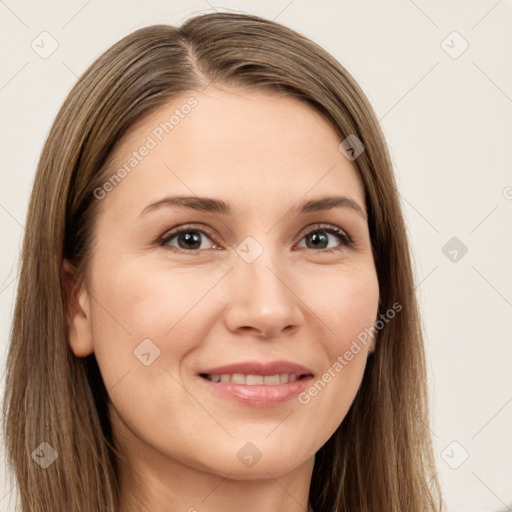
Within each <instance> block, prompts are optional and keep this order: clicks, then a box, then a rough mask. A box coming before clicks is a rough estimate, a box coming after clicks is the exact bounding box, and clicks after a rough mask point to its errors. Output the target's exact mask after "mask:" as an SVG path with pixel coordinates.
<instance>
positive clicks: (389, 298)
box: [3, 13, 442, 512]
mask: <svg viewBox="0 0 512 512" xmlns="http://www.w3.org/2000/svg"><path fill="white" fill-rule="evenodd" d="M212 82H216V83H220V84H225V85H233V86H241V87H244V88H251V89H258V90H268V91H279V92H281V93H283V94H285V95H289V96H292V97H295V98H298V99H300V100H301V101H304V102H306V103H307V104H309V105H310V106H311V107H312V108H313V109H315V110H316V111H317V112H319V113H320V114H321V115H322V116H323V117H324V118H325V119H326V120H327V121H328V122H329V123H330V125H331V126H332V129H333V130H335V132H336V133H337V134H338V135H339V137H340V142H341V141H343V140H344V139H345V138H346V137H347V136H349V135H354V136H356V137H357V138H358V139H360V141H362V142H363V144H364V146H365V150H364V151H363V152H362V153H361V154H360V155H359V157H358V158H357V159H356V160H354V164H355V165H356V168H357V170H358V172H359V175H360V177H361V179H362V181H363V184H364V188H365V193H366V207H367V212H368V224H369V230H370V237H371V242H372V249H373V253H374V259H375V265H376V270H377V275H378V280H379V287H380V305H379V307H380V313H383V312H384V311H387V310H388V309H389V308H390V307H391V305H392V304H394V303H398V304H400V305H401V306H402V308H401V311H400V313H399V314H397V315H396V316H395V318H394V319H393V320H392V321H389V322H387V323H386V324H385V325H384V326H383V328H382V329H381V330H380V331H379V332H378V337H377V342H376V348H375V351H374V352H373V353H371V354H370V355H369V357H368V361H367V366H366V369H365V373H364V377H363V381H362V383H361V387H360V389H359V391H358V393H357V396H356V398H355V400H354V402H353V404H352V406H351V408H350V410H349V412H348V414H347V415H346V417H345V418H344V420H343V422H342V423H341V425H340V426H339V428H338V429H337V430H336V432H335V433H334V434H333V435H332V437H331V438H330V439H329V440H328V441H327V442H326V443H325V444H324V446H322V447H321V449H320V450H319V451H318V452H317V454H316V457H315V466H314V470H313V476H312V482H311V488H310V501H311V504H312V506H313V508H314V510H315V512H342V511H343V512H348V511H350V512H354V511H358V512H375V511H377V510H382V511H393V512H405V511H414V512H427V511H428V512H433V511H438V510H441V508H442V496H441V491H440V486H439V482H438V480H437V472H436V470H435V466H434V458H433V454H432V445H431V439H430V437H429V435H430V434H429V429H428V424H429V412H428V399H427V389H426V370H425V359H424V357H425V356H424V347H423V338H422V328H421V325H420V317H419V312H418V305H417V299H416V297H415V293H414V282H413V273H412V265H411V257H410V254H409V246H408V241H407V236H406V230H405V225H404V219H403V215H402V212H401V207H400V202H399V199H398V193H397V189H396V184H395V180H394V176H393V169H392V164H391V161H390V157H389V154H388V150H387V147H386V142H385V139H384V136H383V134H382V132H381V129H380V127H379V124H378V121H377V119H376V116H375V114H374V112H373V110H372V107H371V106H370V103H369V101H368V100H367V98H366V96H365V95H364V93H363V92H362V90H361V89H360V87H359V86H358V84H357V83H356V82H355V80H354V79H353V78H352V77H351V75H350V74H349V73H348V72H347V71H346V70H345V69H344V68H343V67H342V66H341V65H340V63H339V62H337V61H336V59H334V58H333V57H332V56H331V55H329V54H328V53H327V52H326V51H325V50H323V49H322V48H321V47H319V46H318V45H317V44H315V43H314V42H312V41H310V40H309V39H307V38H306V37H304V36H302V35H300V34H299V33H297V32H295V31H293V30H291V29H289V28H286V27H284V26H282V25H280V24H278V23H275V22H272V21H268V20H265V19H263V18H260V17H257V16H252V15H244V14H232V13H215V14H206V15H200V16H196V17H193V18H191V19H189V20H187V21H186V22H185V23H184V24H183V25H182V26H181V27H173V26H169V25H155V26H149V27H145V28H142V29H140V30H137V31H135V32H133V33H131V34H129V35H128V36H126V37H125V38H123V39H122V40H121V41H119V42H117V43H116V44H115V45H113V46H112V47H111V48H109V49H108V50H107V51H105V52H104V53H103V54H102V55H101V56H100V57H99V58H98V59H97V60H96V61H95V62H94V63H93V64H92V65H91V66H90V67H89V68H88V69H87V70H86V71H85V73H84V74H83V75H82V76H81V77H80V79H79V80H78V82H77V83H76V85H75V86H74V88H73V89H72V90H71V92H70V93H69V95H68V97H67V98H66V100H65V101H64V104H63V106H62V107H61V109H60V111H59V113H58V115H57V117H56V119H55V122H54V123H53V126H52V128H51V131H50V133H49V135H48V138H47V140H46V142H45V145H44V148H43V151H42V154H41V158H40V161H39V165H38V168H37V172H36V176H35V182H34V186H33V191H32V195H31V198H30V204H29V209H28V215H27V222H26V232H25V238H24V242H23V249H22V258H21V268H20V278H19V285H18V293H17V299H16V305H15V312H14V319H13V325H12V335H11V342H10V347H9V353H8V361H7V373H6V391H5V401H4V406H3V407H4V431H5V439H6V444H7V455H8V462H9V464H10V466H11V467H12V469H13V472H14V475H15V477H16V480H17V483H18V488H19V493H20V497H21V507H22V510H23V511H24V512H29V511H30V512H54V511H56V510H58V511H61V510H66V511H67V512H92V511H94V512H97V511H100V510H101V511H105V512H116V510H117V506H118V503H119V485H118V478H117V477H118V473H119V466H118V465H119V461H120V454H119V452H118V450H117V447H116V443H115V439H113V436H112V432H111V427H110V422H109V417H108V413H107V407H106V404H107V402H108V393H107V392H106V390H105V387H104V384H103V382H102V379H101V375H100V373H99V370H98V366H97V363H96V360H95V357H94V354H91V355H90V356H87V357H83V358H79V357H76V356H75V355H74V354H73V353H72V351H71V349H70V346H69V343H68V322H67V315H66V311H67V307H68V306H67V294H66V290H65V288H64V285H63V278H62V267H63V261H64V260H65V259H67V260H69V261H70V262H71V263H72V265H73V266H74V267H75V268H76V269H78V271H79V275H80V276H81V277H82V278H83V277H84V276H85V275H86V272H87V262H88V260H89V256H90V254H91V251H92V248H91V244H90V240H91V236H92V230H93V225H94V218H95V215H97V214H98V204H99V203H100V202H99V201H97V200H96V199H95V197H94V190H95V189H96V188H97V187H100V186H101V185H102V184H103V183H104V182H105V177H107V178H108V177H109V175H108V174H107V172H108V165H107V164H108V158H109V156H110V155H111V154H112V152H113V150H114V148H115V147H116V145H117V143H118V142H119V141H120V139H121V137H122V136H123V135H124V134H125V133H127V131H128V130H130V128H131V127H133V126H134V124H135V123H136V122H138V121H140V120H142V119H143V117H144V116H146V115H148V114H150V113H152V112H153V111H154V110H155V109H158V108H159V107H161V106H163V105H164V104H165V103H167V102H169V101H170V100H171V99H173V97H176V96H177V95H178V94H180V93H182V92H185V91H194V90H202V89H204V88H205V87H206V86H207V85H208V84H210V83H212ZM134 172H136V171H134ZM43 442H46V443H48V445H49V446H50V447H52V448H53V449H54V450H55V451H56V453H57V454H58V457H57V459H56V460H55V462H53V463H52V464H51V465H49V466H48V467H46V468H45V469H42V468H41V467H40V465H38V464H36V463H35V459H34V455H33V453H34V450H36V448H38V447H40V445H41V443H43ZM45 447H46V448H45ZM39 449H40V450H43V452H44V450H45V449H46V450H47V449H48V447H47V446H46V445H44V446H43V447H40V448H39ZM44 453H47V452H44ZM52 453H53V452H52ZM36 455H37V454H36Z"/></svg>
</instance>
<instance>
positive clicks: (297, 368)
mask: <svg viewBox="0 0 512 512" xmlns="http://www.w3.org/2000/svg"><path fill="white" fill-rule="evenodd" d="M235 373H239V374H240V373H241V374H245V375H262V376H266V375H276V374H282V373H287V374H294V375H297V377H301V376H306V375H311V376H312V375H313V371H312V370H311V369H310V368H307V367H306V366H303V365H301V364H297V363H293V362H290V361H273V362H270V363H260V362H258V361H244V362H241V363H233V364H228V365H224V366H216V367H214V368H207V369H206V370H203V371H202V372H200V373H199V375H201V376H205V375H223V374H235Z"/></svg>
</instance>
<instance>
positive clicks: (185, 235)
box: [159, 226, 212, 252]
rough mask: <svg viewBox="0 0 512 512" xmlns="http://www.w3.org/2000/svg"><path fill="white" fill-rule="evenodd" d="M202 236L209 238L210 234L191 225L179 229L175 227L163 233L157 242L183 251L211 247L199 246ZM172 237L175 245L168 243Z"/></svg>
mask: <svg viewBox="0 0 512 512" xmlns="http://www.w3.org/2000/svg"><path fill="white" fill-rule="evenodd" d="M204 236H206V237H207V238H210V239H211V234H210V233H209V232H207V231H206V230H204V229H199V228H195V227H192V226H189V227H183V228H180V229H175V230H173V231H171V232H170V233H167V234H166V235H164V236H163V237H162V238H161V239H160V240H159V244H160V245H164V246H171V247H175V248H176V249H178V250H182V251H185V252H189V251H197V250H200V249H211V248H212V247H201V243H202V240H201V238H202V237H204ZM173 239H176V243H177V246H176V245H174V244H171V243H170V242H171V241H172V240H173Z"/></svg>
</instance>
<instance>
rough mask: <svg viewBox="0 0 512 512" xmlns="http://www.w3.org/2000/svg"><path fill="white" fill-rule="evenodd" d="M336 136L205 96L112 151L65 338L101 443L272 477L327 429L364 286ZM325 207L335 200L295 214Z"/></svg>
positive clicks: (364, 243)
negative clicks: (104, 414) (102, 395)
mask: <svg viewBox="0 0 512 512" xmlns="http://www.w3.org/2000/svg"><path fill="white" fill-rule="evenodd" d="M173 116H174V117H173ZM166 123H167V124H166ZM340 142H341V141H340V140H339V139H338V137H337V136H336V135H335V133H334V131H333V130H332V129H331V128H330V126H329V125H328V124H327V122H326V121H324V120H323V119H322V118H321V117H320V116H319V115H318V114H317V113H316V112H315V111H313V110H312V109H311V107H309V106H307V105H306V104H303V103H301V102H300V101H298V100H296V99H292V98H289V97H283V96H279V95H277V94H272V93H268V92H248V91H241V90H238V89H225V90H220V89H217V88H213V87H209V88H208V89H206V90H205V91H204V92H201V93H199V92H190V93H187V94H182V95H181V96H180V97H178V98H176V99H175V100H174V101H172V102H171V103H170V104H168V105H167V106H166V107H165V108H160V109H159V110H158V111H156V112H155V113H153V114H152V115H150V116H149V117H147V118H145V119H144V120H143V122H142V123H139V124H138V125H137V126H136V127H134V129H132V131H131V132H130V133H129V134H128V136H127V137H126V138H125V139H124V140H123V142H122V144H121V145H120V146H119V147H118V148H117V150H116V152H115V153H114V161H113V164H112V165H111V167H110V170H111V172H110V173H109V175H108V176H107V178H110V181H109V182H105V184H104V186H103V187H101V189H97V190H96V192H95V194H96V196H97V199H95V200H96V201H99V203H100V204H99V205H98V206H99V207H100V214H99V217H98V219H97V223H96V225H95V231H94V253H93V256H92V260H91V262H90V267H89V274H88V276H87V279H86V285H85V287H84V288H83V290H82V291H83V293H81V294H80V295H79V301H80V302H79V304H80V308H79V310H75V313H74V315H73V322H72V328H71V338H70V341H71V345H72V348H73V351H74V353H75V354H76V355H77V356H85V355H88V354H90V353H91V352H94V353H95V356H96V359H97V361H98V365H99V368H100V371H101V375H102V378H103V380H104V383H105V386H106V389H107V391H108V394H109V397H110V400H111V404H110V405H109V407H110V411H111V420H112V425H113V429H114V434H115V435H116V436H117V437H118V439H122V443H123V446H124V448H125V452H126V454H127V455H128V456H129V457H132V458H133V460H134V461H135V460H138V462H137V464H139V465H140V466H143V465H144V464H148V465H149V464H156V461H157V460H158V464H165V463H166V461H172V463H173V464H179V465H183V466H186V467H188V468H189V469H190V468H193V469H195V470H200V471H207V472H210V473H214V474H218V475H223V476H225V475H226V474H228V473H230V474H231V478H235V479H251V478H255V479H256V478H268V474H269V473H271V474H272V475H273V476H275V477H278V476H280V475H284V474H286V473H289V472H290V471H292V470H293V469H296V468H298V467H299V466H301V465H303V464H311V462H312V460H314V454H315V452H316V451H317V450H318V449H319V448H320V447H321V446H322V445H323V444H324V443H325V442H326V441H327V440H328V438H329V437H330V436H331V435H332V434H333V432H334V431H335V430H336V428H337V427H338V426H339V425H340V423H341V422H342V420H343V418H344V417H345V415H346V413H347V411H348V409H349V407H350V405H351V404H352V402H353V400H354V397H355V395H356V392H357V390H358V388H359V386H360V383H361V380H362V376H363V370H364V368H365V364H366V359H367V355H368V353H369V350H371V347H372V343H373V340H371V339H370V342H369V343H367V344H366V345H365V344H362V343H360V342H358V347H359V350H357V349H355V348H354V340H357V339H358V338H357V337H358V335H360V334H361V333H362V332H365V329H368V328H369V327H371V326H373V324H374V322H375V320H376V315H377V307H378V298H379V289H378V282H377V275H376V271H375V267H374V261H373V257H372V250H371V245H370V238H369V232H368V226H367V222H366V219H365V213H366V210H365V200H364V189H363V186H362V184H361V181H360V179H359V178H358V175H357V173H356V170H355V166H354V163H353V162H351V161H350V160H348V159H347V158H346V156H345V155H344V154H343V153H342V152H340V150H339V149H338V146H339V143H340ZM144 148H146V149H144ZM122 168H124V172H123V171H121V170H120V169H122ZM180 196H185V197H187V198H190V199H187V200H179V201H178V200H176V199H172V198H176V197H180ZM326 196H329V197H332V196H336V197H341V196H344V197H345V198H346V199H344V200H341V201H340V202H339V203H338V206H335V207H331V208H328V209H323V208H314V207H310V208H304V206H305V205H306V206H307V205H308V203H310V202H311V201H313V200H317V199H320V198H323V197H326ZM205 198H208V200H206V199H205ZM187 204H188V206H187ZM220 205H222V206H227V207H228V209H229V212H228V211H224V208H221V206H220ZM320 206H321V205H320ZM327 206H329V205H327ZM331 206H332V205H331ZM178 228H179V229H184V232H183V233H182V234H175V232H176V230H177V229H178ZM333 230H334V231H333ZM335 230H339V234H337V233H336V231H335ZM348 352H350V354H351V357H349V355H347V353H348ZM342 361H343V362H342ZM252 363H255V366H248V365H249V364H252ZM272 363H277V365H276V366H274V367H272V366H268V365H270V364H272ZM243 364H247V366H243ZM287 364H288V366H287ZM227 365H234V367H233V368H227V369H226V368H225V369H222V368H220V369H218V368H217V367H222V366H227ZM294 365H298V366H294ZM237 366H239V367H238V368H237ZM299 366H300V367H299ZM340 367H341V368H340ZM216 368H217V369H216ZM204 374H209V377H208V378H205V376H204ZM211 375H216V376H213V377H212V376H211ZM219 375H221V377H219ZM247 375H249V376H247ZM275 375H278V377H275ZM290 375H291V376H290ZM265 376H266V377H267V378H266V379H265ZM272 376H273V377H272ZM211 379H213V380H211ZM219 379H220V380H221V381H220V382H215V380H219ZM287 379H288V381H289V382H288V383H285V381H286V380H287ZM294 379H296V380H295V381H294ZM243 382H245V384H243ZM278 382H279V383H278ZM281 382H282V383H281ZM315 383H316V387H315Z"/></svg>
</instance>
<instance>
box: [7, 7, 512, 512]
mask: <svg viewBox="0 0 512 512" xmlns="http://www.w3.org/2000/svg"><path fill="white" fill-rule="evenodd" d="M214 9H216V10H222V11H224V10H234V11H239V12H249V13H253V14H257V15H261V16H264V17H266V18H269V19H274V20H276V21H278V22H280V23H283V24H285V25H288V26H290V27H291V28H294V29H296V30H298V31H299V32H302V33H303V34H305V35H307V36H309V37H310V38H312V39H313V40H315V41H316V42H318V43H319V44H320V45H322V46H323V47H324V48H325V49H327V50H328V51H329V52H331V53H332V54H333V55H334V56H335V57H336V58H337V59H338V60H339V61H340V62H341V63H342V64H343V65H344V66H345V67H346V68H347V69H348V71H349V72H350V73H351V74H352V75H353V76H354V77H355V79H356V80H357V81H358V82H359V84H360V85H361V86H362V88H363V90H364V91H365V93H366V94H367V95H368V97H369V99H370V101H371V103H372V104H373V107H374V109H375V110H376V112H377V116H378V118H379V120H380V121H381V125H382V128H383V130H384V133H385V135H386V137H387V140H388V143H389V147H390V151H391V154H392V158H393V161H394V164H395V169H396V175H397V179H398V184H399V188H400V193H401V197H402V201H403V205H404V209H405V213H406V217H407V223H408V229H409V234H410V239H411V243H412V247H413V251H414V255H415V271H416V279H417V291H418V294H419V298H420V301H421V306H422V312H423V316H424V320H425V331H426V341H427V355H428V367H429V380H430V396H431V404H432V424H431V430H432V436H433V440H434V443H435V452H436V458H437V464H438V469H439V472H440V478H441V480H442V483H443V489H444V494H445V497H446V500H447V505H448V507H447V509H448V510H449V511H450V512H458V511H461V512H462V511H464V512H472V511H478V512H483V511H496V510H512V442H511V435H510V432H511V431H512V429H511V425H512V377H511V370H510V368H511V364H510V363H511V360H512V357H511V356H512V336H511V328H510V323H511V322H510V320H511V317H512V315H511V313H512V271H511V266H510V256H511V248H512V243H511V241H512V229H511V219H512V172H511V169H512V151H511V146H512V67H511V62H512V30H511V27H512V1H511V0H501V1H496V0H485V1H483V0H482V1H476V0H471V1H465V2H455V1H449V2H446V1H444V2H443V1H441V0H435V1H427V0H416V1H412V0H393V1H388V2H379V1H377V0H371V1H355V0H354V1H339V2H335V1H316V2H306V1H305V0H292V1H290V0H284V1H276V2H270V1H261V2H256V1H245V2H244V1H230V2H223V3H221V2H215V1H209V2H206V1H195V2H183V1H179V2H170V1H168V0H167V1H158V0H145V1H144V2H142V1H138V2H137V1H133V0H130V1H125V0H123V1H121V0H116V1H110V2H100V1H99V0H89V1H86V0H71V1H67V2H65V1H63V0H59V1H57V0H54V1H48V2H44V3H43V2H41V3H38V2H29V1H24V0H5V1H4V0H0V45H1V48H2V53H1V67H0V112H1V126H0V129H1V132H0V137H1V141H2V142H1V145H0V162H1V172H0V184H1V187H0V230H1V251H0V332H1V337H0V350H1V357H2V360H1V363H2V371H3V365H4V362H5V354H6V350H7V343H8V337H9V329H10V322H11V318H12V311H13V304H14V298H15V290H16V283H17V262H18V257H19V253H20V247H21V241H22V236H23V233H24V227H23V226H24V222H25V215H26V211H27V204H28V198H29V193H30V190H31V185H32V181H33V177H34V173H35V168H36V164H37V161H38V158H39V154H40V151H41V148H42V144H43V141H44V138H45V137H46V135H47V132H48V130H49V128H50V125H51V123H52V122H53V119H54V117H55V115H56V113H57V110H58V108H59V107H60V105H61V103H62V101H63V100H64V98H65V96H66V95H67V93H68V92H69V90H70V89H71V87H72V86H73V84H74V83H75V81H76V79H77V77H78V76H79V75H80V74H81V73H82V72H83V71H84V70H85V69H86V67H87V66H88V65H89V64H90V63H91V62H92V61H93V60H95V59H96V57H97V56H98V55H99V54H100V53H101V52H102V51H103V50H105V49H106V48H107V47H109V46H111V45H112V44H113V43H115V42H116V41H117V40H119V39H120V38H121V37H123V36H125V35H126V34H128V33H129V32H132V31H133V30H135V29H137V28H140V27H143V26H146V25H150V24H155V23H170V24H181V23H182V22H183V21H184V19H185V18H187V17H189V16H190V15H192V14H194V13H206V12H210V11H212V10H214ZM44 31H46V32H48V33H49V34H50V35H51V36H47V35H42V36H41V35H40V34H41V33H42V32H44ZM454 31H456V32H457V33H458V35H457V34H453V32H454ZM51 39H54V40H55V41H56V42H57V43H58V48H57V49H56V50H55V51H54V53H52V54H51V55H50V56H48V57H47V58H42V57H41V56H40V53H42V52H43V51H48V50H49V49H51V44H52V41H51ZM443 41H444V42H443ZM464 41H466V43H467V44H468V45H469V47H468V48H467V49H466V50H465V51H464V52H463V53H461V51H462V50H463V49H464V46H465V44H466V43H464ZM31 45H33V46H34V47H35V48H37V50H38V52H39V53H37V52H36V51H35V50H34V49H33V48H32V46H31ZM459 54H460V55H459ZM43 56H46V55H43ZM452 237H457V239H458V240H459V241H456V242H455V243H456V244H459V246H458V247H457V246H453V247H451V246H448V248H447V249H445V252H446V253H447V255H448V256H447V255H445V254H444V253H443V247H444V246H445V244H446V243H447V242H448V241H449V240H450V239H452ZM460 243H463V244H464V245H465V246H466V247H467V253H466V254H464V255H463V256H462V257H461V255H462V252H461V250H460V247H461V246H460ZM453 250H455V251H456V252H451V253H450V251H453ZM450 258H451V259H456V261H451V259H450ZM2 386H3V380H2ZM2 391H3V387H2ZM454 442H455V443H454ZM34 448H35V447H34ZM2 450H3V445H2ZM466 452H467V453H468V454H469V457H468V458H467V460H465V461H464V462H462V461H463V459H464V456H465V454H466ZM1 457H2V462H3V461H4V458H3V455H2V456H1ZM461 462H462V463H461ZM459 464H460V466H459V467H458V469H454V467H455V466H458V465H459ZM4 481H5V469H4V464H1V465H0V509H1V510H8V502H9V492H10V491H12V489H11V488H10V486H9V485H8V484H7V482H6V483H5V484H4V483H3V482H4ZM14 491H15V489H14ZM14 491H12V492H14ZM507 504H508V506H509V508H507V506H506V505H507ZM9 510H12V508H11V509H9Z"/></svg>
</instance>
